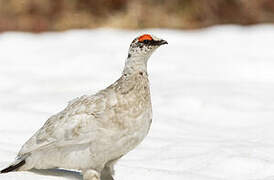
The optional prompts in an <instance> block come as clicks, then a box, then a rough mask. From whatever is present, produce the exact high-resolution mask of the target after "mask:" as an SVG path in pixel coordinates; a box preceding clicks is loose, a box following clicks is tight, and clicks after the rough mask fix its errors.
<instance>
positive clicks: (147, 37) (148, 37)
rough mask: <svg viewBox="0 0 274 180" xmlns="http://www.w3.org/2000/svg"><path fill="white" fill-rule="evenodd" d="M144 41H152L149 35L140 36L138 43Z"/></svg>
mask: <svg viewBox="0 0 274 180" xmlns="http://www.w3.org/2000/svg"><path fill="white" fill-rule="evenodd" d="M144 40H149V41H151V40H152V37H151V35H149V34H144V35H142V36H140V37H139V38H138V41H139V42H143V41H144Z"/></svg>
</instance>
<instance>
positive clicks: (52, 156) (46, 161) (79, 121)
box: [0, 34, 168, 180]
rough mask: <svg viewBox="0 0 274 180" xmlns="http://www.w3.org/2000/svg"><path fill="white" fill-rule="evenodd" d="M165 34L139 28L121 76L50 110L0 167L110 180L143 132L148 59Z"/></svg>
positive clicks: (148, 116) (148, 110) (147, 119)
mask: <svg viewBox="0 0 274 180" xmlns="http://www.w3.org/2000/svg"><path fill="white" fill-rule="evenodd" d="M164 44H168V43H167V41H166V40H163V39H160V38H157V37H156V36H154V35H150V34H143V35H141V36H138V37H137V38H135V39H134V40H133V41H132V43H131V44H130V47H129V50H128V54H127V58H126V62H125V65H124V69H123V71H122V75H121V77H120V78H119V79H118V80H117V81H115V82H114V83H113V84H111V85H110V86H108V87H107V88H105V89H103V90H101V91H98V92H97V93H95V94H93V95H83V96H81V97H78V98H76V99H73V100H72V101H70V102H69V103H68V105H67V106H66V108H65V109H64V110H62V111H61V112H59V113H57V114H55V115H53V116H51V117H50V118H49V119H48V120H47V121H46V122H45V124H44V125H43V126H42V127H41V128H40V129H39V130H38V131H37V132H36V133H35V134H34V135H33V136H32V137H31V138H30V139H29V140H28V141H27V142H26V143H25V144H24V145H23V146H22V147H21V150H20V151H19V153H18V155H17V156H16V158H15V160H14V162H13V163H11V164H10V165H9V166H8V167H7V168H5V169H3V170H1V171H0V174H3V173H8V172H11V171H28V170H31V169H52V168H62V169H73V170H79V171H81V173H82V175H83V180H113V176H114V165H115V163H116V162H117V161H118V160H119V159H120V158H121V157H123V156H124V155H126V154H127V153H128V152H129V151H131V150H133V149H134V148H135V147H136V146H137V145H138V144H140V143H141V142H142V141H143V139H144V138H145V137H146V136H147V134H148V132H149V129H150V126H151V123H152V103H151V95H150V84H149V79H148V72H147V62H148V59H149V58H150V56H151V55H152V53H153V52H154V51H155V50H156V49H157V48H158V47H160V46H162V45H164Z"/></svg>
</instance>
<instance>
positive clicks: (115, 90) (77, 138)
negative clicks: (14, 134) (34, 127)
mask: <svg viewBox="0 0 274 180" xmlns="http://www.w3.org/2000/svg"><path fill="white" fill-rule="evenodd" d="M151 118H152V108H151V100H150V90H149V81H148V77H147V74H146V73H145V72H137V73H134V74H131V75H123V76H121V78H120V79H118V80H117V81H116V82H115V83H113V84H112V85H111V86H109V87H108V88H106V89H104V90H102V91H99V92H98V93H97V94H95V95H92V96H82V97H80V98H77V99H75V100H73V101H71V102H70V103H69V105H68V106H67V107H66V108H65V109H64V110H63V111H62V112H60V113H58V114H56V115H54V116H52V117H51V118H49V119H48V120H47V122H46V123H45V124H44V126H43V127H42V128H41V129H40V130H39V131H38V132H37V133H35V135H34V136H32V137H31V139H30V140H29V141H27V142H26V143H25V145H24V146H23V147H22V149H21V151H20V153H19V156H22V155H25V154H27V153H36V152H43V151H44V150H46V149H54V148H56V149H60V148H62V147H66V148H68V147H69V146H70V147H77V146H82V145H84V144H88V145H90V146H93V145H96V147H92V148H91V149H92V151H91V153H94V154H97V153H98V152H97V151H100V152H106V153H105V155H104V158H106V157H107V156H109V160H111V159H113V158H116V157H117V158H118V157H119V156H122V155H124V154H125V153H127V152H128V151H130V150H132V149H133V148H134V147H135V146H136V145H138V144H139V143H140V142H141V141H142V140H143V138H144V137H145V136H146V135H147V133H148V130H149V127H150V123H151ZM97 147H98V148H97ZM101 154H104V153H101ZM97 157H99V156H97ZM106 161H107V160H106Z"/></svg>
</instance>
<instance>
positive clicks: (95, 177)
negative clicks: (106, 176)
mask: <svg viewBox="0 0 274 180" xmlns="http://www.w3.org/2000/svg"><path fill="white" fill-rule="evenodd" d="M83 180H101V178H100V174H99V173H98V172H97V171H95V170H92V169H89V170H86V171H84V172H83Z"/></svg>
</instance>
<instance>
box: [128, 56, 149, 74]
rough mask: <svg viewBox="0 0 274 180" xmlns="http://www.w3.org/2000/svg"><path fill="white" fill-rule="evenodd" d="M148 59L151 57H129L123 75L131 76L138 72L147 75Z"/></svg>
mask: <svg viewBox="0 0 274 180" xmlns="http://www.w3.org/2000/svg"><path fill="white" fill-rule="evenodd" d="M148 58H149V57H143V56H133V55H129V56H128V58H127V60H126V63H125V67H124V70H123V74H128V75H130V74H134V73H136V72H145V73H146V72H147V61H148Z"/></svg>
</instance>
